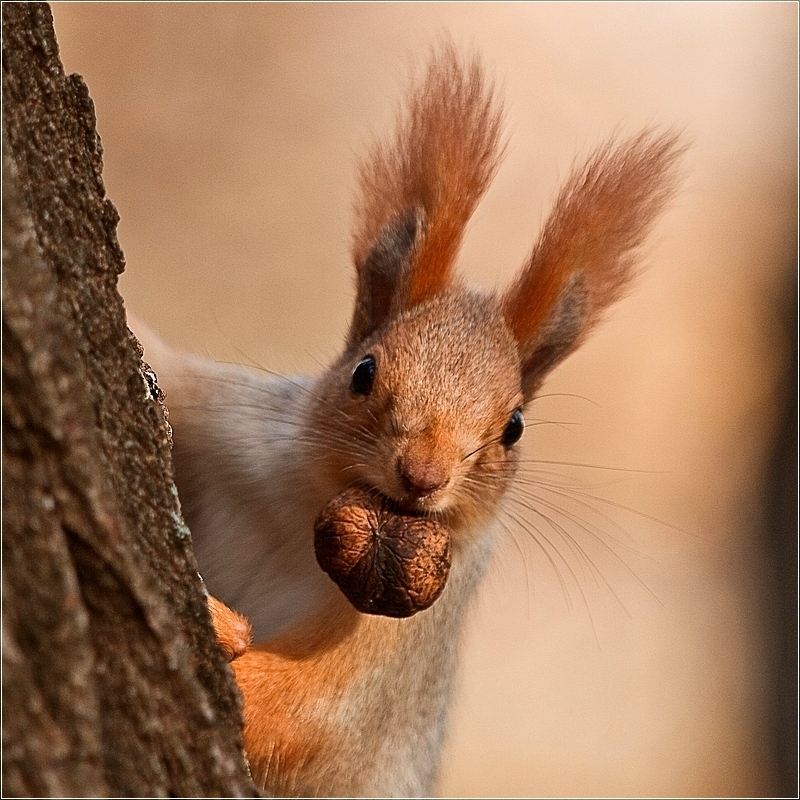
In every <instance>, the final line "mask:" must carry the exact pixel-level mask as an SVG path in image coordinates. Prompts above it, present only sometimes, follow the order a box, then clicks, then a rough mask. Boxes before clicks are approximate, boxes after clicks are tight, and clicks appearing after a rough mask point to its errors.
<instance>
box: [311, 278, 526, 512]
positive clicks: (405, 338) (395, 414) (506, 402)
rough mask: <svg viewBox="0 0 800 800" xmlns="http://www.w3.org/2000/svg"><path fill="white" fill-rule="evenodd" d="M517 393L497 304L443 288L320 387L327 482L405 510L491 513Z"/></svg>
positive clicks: (512, 459) (511, 440)
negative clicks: (361, 489) (370, 493)
mask: <svg viewBox="0 0 800 800" xmlns="http://www.w3.org/2000/svg"><path fill="white" fill-rule="evenodd" d="M520 385H521V374H520V364H519V357H518V355H517V348H516V345H515V343H514V340H513V339H512V337H511V334H510V332H509V330H508V328H507V326H506V324H505V322H504V320H503V317H502V314H501V312H500V308H499V306H498V304H497V303H496V301H494V300H493V298H490V297H482V296H480V295H478V294H473V293H470V292H467V291H464V290H461V289H457V288H454V289H449V290H446V291H444V292H442V293H440V294H438V295H436V296H435V297H433V298H431V299H430V300H428V301H426V302H424V303H421V304H419V305H417V306H415V307H413V308H412V309H410V310H408V311H405V312H403V313H402V314H400V315H399V316H397V317H396V318H394V319H392V320H391V321H390V322H389V323H388V324H387V325H386V326H385V327H384V328H382V329H381V330H379V331H378V332H376V333H375V334H374V335H372V336H371V337H369V338H368V339H367V340H366V341H364V342H362V343H359V345H357V347H352V348H349V349H348V352H347V353H346V354H345V356H344V357H343V358H342V359H340V361H339V362H338V364H337V365H336V366H335V367H334V369H333V370H332V371H331V372H330V373H329V374H328V375H327V376H326V377H325V378H324V379H323V381H322V383H321V385H320V386H319V387H318V392H319V399H318V400H317V402H316V408H315V412H314V428H315V431H317V432H319V433H320V435H321V436H322V438H323V441H328V442H330V443H332V444H331V447H330V450H331V453H330V455H331V458H330V462H331V463H330V464H329V469H328V475H329V477H330V478H331V479H332V480H334V481H336V483H337V484H338V488H344V486H346V485H349V484H354V483H358V484H361V485H363V486H365V487H366V488H368V489H372V490H377V491H378V492H380V493H381V494H382V495H384V496H385V497H387V498H388V499H390V500H392V501H394V502H395V503H397V504H398V506H400V507H402V508H405V509H407V510H411V511H418V512H424V513H430V514H435V515H436V516H437V517H440V518H441V517H443V516H444V517H451V516H456V517H457V516H462V517H463V516H465V515H466V516H469V517H470V518H474V516H475V515H476V514H479V515H482V513H486V514H489V513H490V512H491V510H492V508H493V507H494V505H495V503H496V502H497V500H499V498H500V497H501V496H502V493H503V491H504V490H505V488H506V487H507V485H508V484H509V483H510V481H511V478H512V477H513V474H514V471H515V469H516V462H517V455H516V447H515V445H516V441H517V439H518V438H519V435H521V431H522V423H521V419H520V413H519V411H518V410H519V408H520V406H521V405H522V402H523V397H522V392H521V389H520ZM333 407H335V408H337V409H339V411H338V412H331V411H330V409H331V408H333ZM512 417H514V421H513V423H512V422H511V421H512ZM510 423H511V427H510V428H509V425H510ZM509 433H510V434H511V435H509ZM334 442H335V444H333V443H334Z"/></svg>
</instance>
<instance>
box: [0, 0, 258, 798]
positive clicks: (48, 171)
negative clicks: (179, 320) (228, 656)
mask: <svg viewBox="0 0 800 800" xmlns="http://www.w3.org/2000/svg"><path fill="white" fill-rule="evenodd" d="M2 13H3V517H4V519H3V522H4V525H3V787H2V792H3V796H4V797H7V796H24V795H32V796H37V795H38V796H42V795H48V796H61V797H67V796H91V795H129V796H167V795H172V796H175V795H182V796H208V795H217V796H220V795H222V796H226V795H227V796H231V795H237V796H257V794H258V792H257V790H256V789H255V787H254V786H253V784H252V782H251V781H250V779H249V777H248V774H247V770H246V766H245V763H244V759H243V749H242V736H241V728H242V722H241V709H240V700H239V695H238V692H237V690H236V687H235V684H234V681H233V676H232V674H231V671H230V669H229V668H228V666H227V665H226V663H225V659H224V657H223V655H222V652H221V650H220V649H219V648H218V646H217V645H216V643H215V641H214V636H213V631H212V628H211V623H210V618H209V614H208V611H207V609H206V604H205V599H204V595H203V586H202V582H201V580H200V579H199V578H198V576H197V567H196V564H195V560H194V555H193V553H192V548H191V537H190V535H189V531H188V530H187V528H186V526H185V525H184V523H183V521H182V518H181V513H180V507H179V504H178V500H177V494H176V492H175V487H174V484H173V480H172V464H171V458H170V439H169V427H168V425H167V423H166V420H165V415H164V410H163V406H162V404H161V402H160V398H159V394H160V393H159V391H158V388H157V386H156V385H155V382H154V381H153V380H152V376H151V375H148V373H147V370H146V369H145V368H144V367H143V365H142V362H141V359H140V357H139V355H138V354H137V349H136V342H135V340H134V339H133V338H132V337H131V336H130V334H129V333H128V330H127V326H126V324H125V312H124V308H123V304H122V299H121V297H120V296H119V294H118V292H117V276H118V275H119V273H120V272H121V271H122V270H123V267H124V260H123V255H122V251H121V250H120V247H119V244H118V242H117V237H116V225H117V220H118V216H117V212H116V210H115V208H114V206H113V205H112V204H111V202H110V201H109V200H108V199H107V198H106V196H105V190H104V187H103V182H102V178H101V169H102V160H101V154H102V149H101V146H100V140H99V138H98V136H97V133H96V131H95V117H94V107H93V104H92V101H91V99H90V97H89V94H88V91H87V88H86V85H85V84H84V82H83V80H82V79H81V78H80V76H78V75H71V76H66V75H65V74H64V70H63V67H62V65H61V62H60V60H59V57H58V48H57V45H56V41H55V34H54V32H53V26H52V18H51V14H50V9H49V7H48V6H47V5H46V4H39V3H36V4H27V3H4V4H3V9H2Z"/></svg>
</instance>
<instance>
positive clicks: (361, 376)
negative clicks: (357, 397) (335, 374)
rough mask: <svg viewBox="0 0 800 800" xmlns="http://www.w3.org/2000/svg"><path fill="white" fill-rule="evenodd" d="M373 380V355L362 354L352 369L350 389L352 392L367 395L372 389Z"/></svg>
mask: <svg viewBox="0 0 800 800" xmlns="http://www.w3.org/2000/svg"><path fill="white" fill-rule="evenodd" d="M374 382H375V356H373V355H368V356H364V358H362V359H361V361H359V362H358V364H356V368H355V369H354V370H353V377H352V379H351V380H350V391H351V392H353V393H354V394H364V395H367V394H369V393H370V392H371V391H372V384H373V383H374Z"/></svg>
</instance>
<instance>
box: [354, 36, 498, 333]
mask: <svg viewBox="0 0 800 800" xmlns="http://www.w3.org/2000/svg"><path fill="white" fill-rule="evenodd" d="M501 118H502V112H501V109H500V104H499V101H497V100H496V98H495V95H494V91H493V88H492V87H491V86H490V85H488V84H487V82H486V79H485V77H484V74H483V70H482V68H481V66H480V63H479V61H478V60H477V58H473V59H471V60H468V61H462V60H460V59H459V57H458V55H457V54H456V52H455V49H454V47H453V46H452V44H450V43H444V44H442V45H440V47H439V48H438V50H437V51H435V52H434V54H433V56H432V58H431V60H430V63H429V65H428V68H427V70H426V72H425V75H424V78H423V80H422V81H421V82H420V83H419V84H418V85H417V86H416V87H415V88H413V89H412V91H411V92H410V95H409V97H408V101H407V107H406V110H405V112H404V114H403V115H402V116H401V118H400V120H399V123H398V127H397V130H396V133H395V136H394V139H393V140H392V141H391V142H389V143H386V144H378V145H376V146H375V147H374V148H373V150H372V152H371V153H370V155H369V157H368V158H367V159H366V160H365V161H364V162H363V164H362V165H361V170H360V181H359V183H360V187H359V188H360V191H359V197H358V202H357V204H356V209H355V211H356V226H355V235H354V241H353V257H354V261H355V263H356V269H357V272H358V283H359V287H358V291H359V299H358V301H357V305H363V303H362V300H361V294H362V293H363V294H365V295H368V294H372V293H374V292H373V289H371V288H368V287H364V285H363V284H364V283H365V282H368V281H370V280H371V279H372V278H373V277H374V276H375V275H376V273H375V271H374V270H372V269H370V268H369V265H370V264H372V263H373V262H374V258H375V257H376V256H373V253H375V252H376V251H380V250H381V248H382V247H383V245H382V243H381V240H382V237H383V236H384V235H385V231H386V229H387V226H390V227H391V226H392V225H395V222H394V221H395V220H397V219H406V220H407V219H410V218H411V217H410V215H412V216H415V217H416V219H417V220H418V222H420V221H421V222H422V224H419V225H418V226H417V228H416V230H415V237H416V238H415V242H414V246H413V248H411V249H410V251H409V252H410V255H411V258H410V260H409V262H408V264H407V268H406V269H404V270H403V271H402V275H396V278H395V283H394V285H393V286H391V287H390V286H389V284H388V283H387V282H384V286H383V288H382V289H381V290H380V291H379V292H378V294H381V293H383V292H384V291H385V290H388V289H391V290H392V292H393V304H392V309H391V310H392V311H397V310H401V309H403V308H409V307H411V306H413V305H416V304H417V303H420V302H422V301H423V300H425V299H427V298H429V297H432V296H433V295H435V294H437V293H438V292H440V291H441V290H442V289H444V288H445V287H446V286H447V285H448V284H449V283H450V281H451V279H452V270H453V265H454V262H455V259H456V257H457V255H458V251H459V248H460V246H461V240H462V238H463V234H464V230H465V228H466V225H467V222H468V220H469V218H470V217H471V216H472V213H473V211H474V210H475V206H476V205H477V203H478V201H479V200H480V198H481V197H482V196H483V194H484V192H485V191H486V188H487V187H488V185H489V182H490V181H491V179H492V177H493V176H494V173H495V171H496V169H497V165H498V163H499V160H500V152H499V151H500V146H499V141H500V126H501ZM393 235H394V234H393ZM377 258H378V260H380V259H381V258H382V256H380V255H378V256H377ZM378 272H379V273H380V272H381V271H380V270H379V271H378ZM383 311H384V312H385V313H388V311H389V309H388V308H384V309H383ZM357 313H358V312H357ZM358 327H360V326H356V325H354V329H355V328H358Z"/></svg>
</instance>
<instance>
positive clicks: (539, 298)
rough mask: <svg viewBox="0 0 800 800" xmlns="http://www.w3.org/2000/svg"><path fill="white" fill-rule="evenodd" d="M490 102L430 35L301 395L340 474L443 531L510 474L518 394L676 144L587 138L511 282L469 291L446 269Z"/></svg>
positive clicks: (630, 254) (653, 201)
mask: <svg viewBox="0 0 800 800" xmlns="http://www.w3.org/2000/svg"><path fill="white" fill-rule="evenodd" d="M502 116H503V112H502V109H501V106H500V103H499V101H498V100H497V98H496V95H495V92H494V90H493V88H492V87H491V86H490V85H489V84H488V83H487V80H486V78H485V76H484V73H483V71H482V69H481V66H480V64H479V62H478V61H477V59H474V58H473V59H472V60H470V61H467V62H464V61H462V60H460V59H459V57H458V56H457V55H456V53H455V51H454V49H453V48H452V46H450V45H444V46H443V47H441V48H440V49H439V51H438V52H437V53H435V54H434V56H433V58H432V59H431V62H430V64H429V66H428V69H427V71H426V73H425V76H424V78H423V80H422V81H421V82H420V84H419V85H418V86H417V87H416V88H414V89H413V90H412V92H411V93H410V95H409V99H408V104H407V106H406V110H405V113H404V114H403V115H402V116H401V119H400V122H399V125H398V127H397V130H396V133H395V136H394V139H393V140H391V141H390V142H388V143H381V144H378V145H377V146H375V147H374V149H373V150H372V152H371V153H370V154H369V156H368V157H367V159H366V160H365V161H364V162H363V163H362V166H361V171H360V191H359V195H358V197H359V199H358V202H357V204H356V227H355V235H354V242H353V258H354V262H355V267H356V284H357V292H356V302H355V309H354V313H353V318H352V322H351V325H350V329H349V332H348V336H347V342H346V347H345V351H344V353H343V355H342V356H341V357H340V358H339V360H338V361H337V362H336V363H335V364H334V365H333V367H332V368H331V369H330V370H329V371H328V372H327V373H326V374H325V375H324V376H323V377H322V378H321V380H320V381H319V383H318V384H317V387H316V390H315V393H314V397H315V399H314V402H313V409H312V426H313V430H314V435H315V436H318V437H319V441H318V442H317V444H322V445H323V447H324V448H325V456H324V459H323V460H324V462H325V466H326V471H327V474H328V475H329V477H330V478H331V481H332V482H333V484H334V485H335V486H336V488H337V490H338V489H340V488H343V487H344V486H347V485H350V484H359V485H363V486H365V487H366V488H368V489H370V490H374V491H376V492H379V493H381V494H383V495H385V496H386V497H388V498H389V499H390V500H392V501H394V502H396V503H397V504H398V505H400V506H402V507H404V508H407V509H411V510H414V511H419V512H425V513H430V514H435V515H437V516H438V517H441V518H445V519H446V520H447V521H448V523H449V524H450V525H451V527H452V528H453V530H454V544H456V545H457V544H458V539H457V530H458V529H459V528H462V527H469V525H466V526H465V525H461V524H459V523H473V522H475V521H476V520H478V519H480V518H482V517H484V516H490V515H491V514H492V513H493V510H494V508H495V506H496V504H497V502H498V501H499V500H500V498H501V497H502V495H503V493H504V492H505V490H506V489H507V487H508V485H509V483H510V481H511V480H512V478H513V476H514V473H515V470H516V466H517V461H518V453H517V442H518V440H519V438H520V436H521V435H522V431H523V428H524V417H523V412H524V408H525V405H526V404H527V403H529V402H530V401H531V400H532V399H533V397H534V395H535V393H536V391H537V390H538V388H539V386H540V385H541V383H542V381H543V380H544V378H545V376H546V375H547V374H548V373H549V372H550V370H552V369H553V368H554V367H555V366H556V365H557V364H558V363H560V362H561V361H562V360H563V359H564V358H566V357H567V356H568V355H569V354H570V353H571V352H573V351H574V350H575V349H576V348H577V347H578V346H579V345H580V344H581V342H582V341H584V340H585V338H586V336H587V334H588V332H589V331H590V330H591V329H592V328H593V327H594V325H596V324H597V322H598V321H599V320H600V319H601V317H602V315H603V313H604V312H605V310H606V309H607V308H608V307H609V306H610V305H611V304H612V303H613V302H614V301H616V300H617V299H618V298H619V297H621V295H622V294H623V293H624V291H625V289H626V288H627V286H628V284H629V282H630V280H631V278H632V276H633V275H634V273H635V266H636V256H637V252H638V250H639V249H640V247H641V245H642V244H643V242H644V239H645V237H646V234H647V232H648V230H649V228H650V226H651V224H652V222H653V221H654V219H655V218H656V216H657V215H658V214H659V212H660V211H661V210H662V208H663V206H664V204H665V202H666V201H667V199H668V198H669V197H670V195H671V193H672V191H673V186H674V167H675V162H676V160H677V158H678V156H679V155H680V153H681V151H682V148H681V146H680V144H679V141H678V137H677V136H676V135H674V134H671V133H658V132H656V131H645V132H644V133H641V134H639V135H638V136H635V137H633V138H631V139H628V140H624V141H612V142H610V143H608V144H606V145H605V146H603V147H601V148H599V149H598V150H597V151H595V153H594V154H593V155H592V156H591V157H590V158H589V159H588V161H587V162H586V163H585V164H584V165H583V166H581V167H579V168H577V169H576V170H575V171H574V172H573V173H572V175H571V177H570V178H569V179H568V180H567V182H566V184H565V186H564V188H563V189H562V191H561V192H560V194H559V196H558V198H557V200H556V203H555V206H554V208H553V211H552V212H551V215H550V217H549V219H548V220H547V222H546V223H545V226H544V228H543V231H542V233H541V235H540V237H539V240H538V242H537V243H536V244H535V246H534V247H533V250H532V253H531V255H530V257H529V259H528V260H527V262H526V264H525V265H524V266H523V268H522V270H521V272H520V273H519V275H518V276H517V278H516V280H514V281H513V282H512V285H511V286H510V287H509V288H508V289H507V290H506V291H504V292H501V293H493V294H481V293H478V292H476V291H472V290H470V289H468V288H465V287H464V286H463V285H462V284H461V282H460V281H459V280H458V279H457V278H456V277H455V270H454V268H455V262H456V259H457V256H458V252H459V249H460V246H461V241H462V238H463V235H464V231H465V228H466V225H467V222H468V221H469V219H470V217H471V216H472V213H473V211H474V210H475V207H476V205H477V203H478V202H479V200H480V198H481V197H482V195H483V194H484V192H485V191H486V188H487V187H488V185H489V183H490V181H491V179H492V177H493V176H494V173H495V171H496V169H497V167H498V164H499V162H500V159H501V154H502V147H501V144H500V137H501V122H502Z"/></svg>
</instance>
